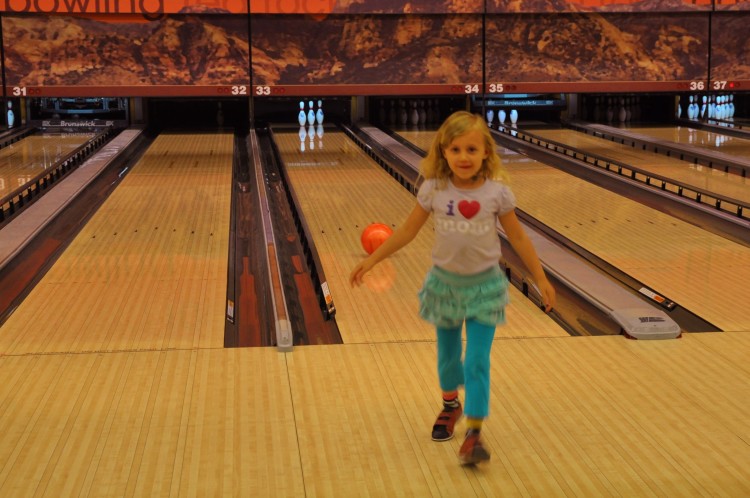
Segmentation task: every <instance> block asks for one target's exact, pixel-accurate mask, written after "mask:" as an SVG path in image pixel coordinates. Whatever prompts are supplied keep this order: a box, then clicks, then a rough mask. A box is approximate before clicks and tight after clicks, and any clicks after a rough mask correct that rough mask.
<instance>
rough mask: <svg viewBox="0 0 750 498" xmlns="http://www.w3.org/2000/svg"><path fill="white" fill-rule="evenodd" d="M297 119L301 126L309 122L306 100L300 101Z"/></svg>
mask: <svg viewBox="0 0 750 498" xmlns="http://www.w3.org/2000/svg"><path fill="white" fill-rule="evenodd" d="M297 121H299V125H300V126H305V125H306V124H307V114H305V102H304V101H302V100H300V102H299V114H298V115H297Z"/></svg>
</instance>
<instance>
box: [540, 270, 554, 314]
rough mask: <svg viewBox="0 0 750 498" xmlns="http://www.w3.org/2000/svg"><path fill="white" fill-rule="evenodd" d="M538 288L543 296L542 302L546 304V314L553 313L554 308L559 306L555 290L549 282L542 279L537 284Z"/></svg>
mask: <svg viewBox="0 0 750 498" xmlns="http://www.w3.org/2000/svg"><path fill="white" fill-rule="evenodd" d="M536 286H537V288H538V289H539V294H541V297H542V302H543V303H544V311H545V313H549V312H550V311H552V308H554V307H555V305H556V304H557V296H556V295H555V288H554V287H552V284H550V283H549V280H547V279H546V278H542V279H540V280H539V281H537V282H536Z"/></svg>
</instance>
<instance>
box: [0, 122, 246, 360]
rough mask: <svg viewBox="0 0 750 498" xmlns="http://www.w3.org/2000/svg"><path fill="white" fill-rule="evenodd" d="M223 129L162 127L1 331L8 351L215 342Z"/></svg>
mask: <svg viewBox="0 0 750 498" xmlns="http://www.w3.org/2000/svg"><path fill="white" fill-rule="evenodd" d="M232 155H233V136H232V134H229V133H227V134H216V135H214V134H161V135H159V136H158V137H157V138H156V139H155V140H154V142H153V144H152V145H151V146H150V147H149V149H148V150H147V151H146V153H145V154H144V156H143V157H142V158H141V159H140V161H139V162H138V163H137V164H136V165H135V166H133V168H132V169H131V170H130V172H129V173H128V174H127V176H125V177H124V179H123V180H122V183H120V185H118V186H117V188H116V189H115V190H114V191H113V192H112V194H111V195H110V196H109V198H107V200H106V201H105V202H104V204H102V206H101V207H100V208H99V209H98V210H97V212H96V213H95V214H94V216H93V217H92V218H91V219H90V220H89V221H88V223H87V224H86V226H84V227H83V229H82V230H81V232H80V233H79V234H78V235H77V236H76V238H75V239H74V240H73V241H72V242H71V244H70V245H69V246H68V248H67V249H66V250H65V252H64V253H63V254H62V255H61V257H60V258H59V259H58V260H57V261H56V262H55V264H54V265H53V266H52V268H51V269H50V270H49V271H48V272H47V274H46V275H45V276H44V277H43V278H42V279H41V280H40V282H39V283H38V284H37V285H36V286H35V287H34V289H33V290H32V291H31V293H30V294H29V296H28V297H27V298H26V299H25V300H24V301H23V302H22V303H21V305H20V306H19V307H18V308H17V309H16V310H15V312H14V313H13V314H12V315H11V316H10V318H9V319H8V320H7V321H6V322H5V323H4V324H3V326H2V333H0V351H3V352H6V353H7V354H26V353H57V352H91V351H140V350H162V349H190V348H198V347H214V348H221V347H223V345H224V307H225V302H226V289H227V285H226V278H227V254H228V252H229V249H228V248H229V218H230V198H231V184H232Z"/></svg>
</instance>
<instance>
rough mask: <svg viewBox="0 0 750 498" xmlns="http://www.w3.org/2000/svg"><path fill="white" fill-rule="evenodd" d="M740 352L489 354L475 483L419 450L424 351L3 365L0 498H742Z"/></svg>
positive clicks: (429, 419) (595, 341)
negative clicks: (483, 449)
mask: <svg viewBox="0 0 750 498" xmlns="http://www.w3.org/2000/svg"><path fill="white" fill-rule="evenodd" d="M748 332H750V331H748ZM748 348H750V334H748V333H744V334H743V333H708V334H686V335H685V336H683V337H682V338H681V339H678V340H670V341H631V340H627V339H625V338H623V337H622V336H606V337H557V338H525V339H500V340H498V341H496V342H495V347H494V348H493V352H492V379H493V382H492V395H491V405H490V417H489V418H488V419H487V421H486V422H485V426H484V430H483V433H484V437H485V442H486V444H487V446H488V447H489V448H490V449H491V451H492V460H491V461H490V462H489V463H488V464H487V465H484V466H480V467H477V468H471V467H469V468H467V467H461V466H459V465H458V463H457V459H456V453H457V451H458V448H459V446H460V443H461V438H460V437H457V438H455V439H453V440H451V441H449V442H446V443H435V442H433V441H432V440H431V439H430V433H429V431H430V427H431V425H432V423H433V421H434V416H435V413H436V411H437V410H438V409H439V400H438V399H436V395H435V386H436V384H437V379H436V373H435V369H434V358H435V354H436V352H435V344H434V342H426V341H425V342H407V343H380V344H345V345H330V346H305V347H299V348H296V349H295V351H294V352H293V353H278V352H276V351H275V350H273V349H271V348H238V349H221V348H219V349H195V350H178V351H141V352H114V353H105V354H102V353H89V354H55V355H18V356H8V355H6V356H2V357H0V372H2V374H3V379H4V382H2V383H0V407H1V408H2V410H0V425H1V426H2V427H3V434H4V435H3V438H0V462H1V463H0V495H2V496H39V497H47V496H49V497H67V496H81V497H97V498H106V497H115V496H117V497H120V496H149V497H160V496H165V497H166V496H174V497H181V496H274V497H297V496H325V497H329V496H330V497H339V496H340V497H359V496H363V497H364V496H434V497H440V496H472V497H473V496H476V497H494V496H561V497H562V496H613V497H614V496H748V495H749V494H750V466H748V465H746V462H748V461H750V446H749V445H748V444H747V441H748V438H750V432H749V431H748V427H750V424H748V405H747V401H746V400H747V399H750V396H749V395H750V390H749V388H748V386H750V369H749V368H748V365H747V361H746V355H745V354H744V352H746V351H747V350H748ZM344 372H345V374H344ZM247 379H252V381H251V382H248V381H247ZM464 429H465V423H464V421H463V420H462V421H459V423H458V426H457V431H458V433H459V434H461V433H462V432H463V430H464Z"/></svg>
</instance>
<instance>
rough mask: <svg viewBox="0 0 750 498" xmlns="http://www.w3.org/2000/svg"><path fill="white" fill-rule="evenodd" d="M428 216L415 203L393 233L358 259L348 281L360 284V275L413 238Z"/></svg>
mask: <svg viewBox="0 0 750 498" xmlns="http://www.w3.org/2000/svg"><path fill="white" fill-rule="evenodd" d="M429 217H430V212H429V211H425V210H424V208H423V207H422V206H420V205H419V204H418V203H417V204H416V205H415V206H414V209H412V211H411V214H409V217H408V218H406V221H404V223H403V224H402V225H401V226H400V227H398V228H396V230H395V231H394V232H393V235H391V236H390V237H388V239H386V241H385V242H383V244H382V245H381V246H380V247H378V248H377V249H376V250H375V251H374V252H373V253H372V254H370V256H368V257H367V258H365V259H364V260H362V261H360V262H359V263H358V264H357V266H355V267H354V269H353V270H352V272H351V273H350V274H349V283H350V284H351V285H352V286H355V285H360V284H361V283H362V277H364V276H365V273H367V272H368V271H370V270H371V269H372V267H373V266H375V265H376V264H378V263H379V262H380V261H382V260H384V259H385V258H387V257H388V256H390V255H391V254H393V253H394V252H396V251H398V250H399V249H401V248H402V247H404V246H405V245H406V244H408V243H409V242H411V241H412V240H414V237H416V236H417V233H419V230H420V229H421V228H422V227H423V226H424V224H425V222H426V221H427V218H429Z"/></svg>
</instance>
